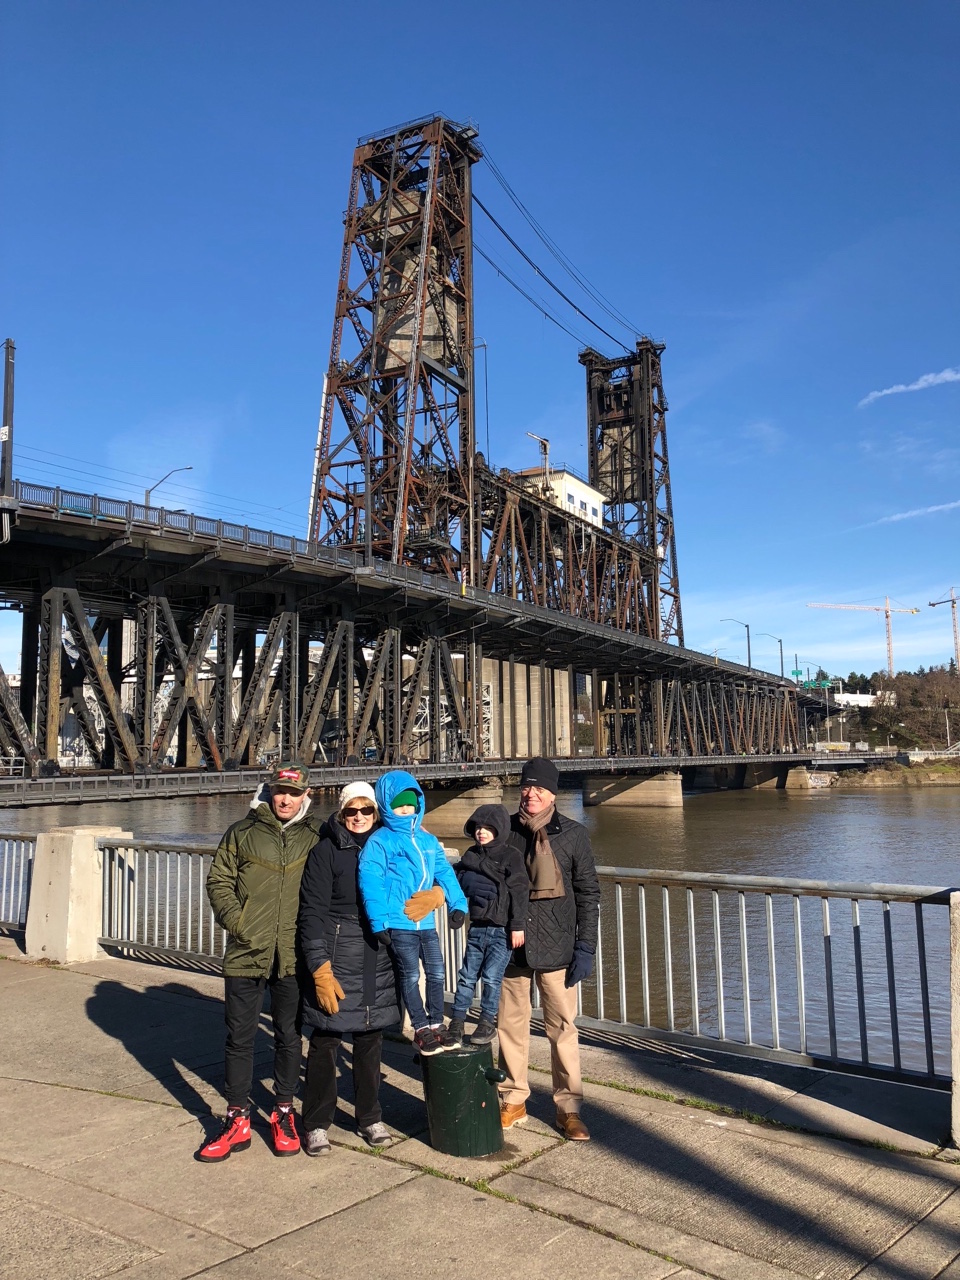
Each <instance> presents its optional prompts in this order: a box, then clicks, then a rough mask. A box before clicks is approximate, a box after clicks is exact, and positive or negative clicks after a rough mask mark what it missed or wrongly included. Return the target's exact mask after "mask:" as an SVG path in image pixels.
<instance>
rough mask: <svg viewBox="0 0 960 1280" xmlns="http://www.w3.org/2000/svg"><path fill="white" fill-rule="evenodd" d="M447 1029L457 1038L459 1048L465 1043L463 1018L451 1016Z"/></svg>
mask: <svg viewBox="0 0 960 1280" xmlns="http://www.w3.org/2000/svg"><path fill="white" fill-rule="evenodd" d="M447 1031H449V1033H450V1035H451V1036H453V1038H454V1040H456V1042H457V1048H458V1049H459V1048H460V1046H461V1045H462V1044H463V1034H464V1027H463V1019H462V1018H451V1019H450V1021H449V1022H448V1023H447Z"/></svg>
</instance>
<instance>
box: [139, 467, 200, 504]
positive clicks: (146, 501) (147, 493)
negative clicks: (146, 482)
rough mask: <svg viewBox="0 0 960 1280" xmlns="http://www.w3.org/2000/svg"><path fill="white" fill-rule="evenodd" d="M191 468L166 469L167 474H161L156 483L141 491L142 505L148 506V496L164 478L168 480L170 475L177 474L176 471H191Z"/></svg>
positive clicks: (158, 486)
mask: <svg viewBox="0 0 960 1280" xmlns="http://www.w3.org/2000/svg"><path fill="white" fill-rule="evenodd" d="M192 470H193V467H174V468H173V470H172V471H168V472H167V474H166V475H165V476H161V477H160V479H159V480H158V481H157V483H156V484H152V485H151V486H150V488H149V489H144V491H143V505H144V506H145V507H149V505H150V498H151V496H152V495H153V491H154V489H159V488H160V486H161V485H162V484H163V482H164V480H169V479H170V477H171V476H175V475H176V474H177V472H178V471H192Z"/></svg>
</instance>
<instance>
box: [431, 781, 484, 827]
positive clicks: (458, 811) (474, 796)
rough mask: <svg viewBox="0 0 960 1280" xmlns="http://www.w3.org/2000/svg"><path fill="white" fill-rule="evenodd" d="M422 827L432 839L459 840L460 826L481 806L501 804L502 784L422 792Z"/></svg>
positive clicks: (482, 784)
mask: <svg viewBox="0 0 960 1280" xmlns="http://www.w3.org/2000/svg"><path fill="white" fill-rule="evenodd" d="M426 797H427V815H426V818H425V819H424V823H423V825H424V826H425V827H426V829H427V830H428V831H429V832H431V833H432V834H433V835H435V836H453V837H462V836H463V824H464V823H465V822H466V820H467V819H468V818H469V817H470V815H471V813H473V811H474V809H476V808H477V806H478V805H481V804H501V803H502V802H503V784H502V783H501V782H499V781H497V780H494V781H490V782H482V783H480V784H479V785H478V786H474V787H443V788H434V790H432V791H428V792H426Z"/></svg>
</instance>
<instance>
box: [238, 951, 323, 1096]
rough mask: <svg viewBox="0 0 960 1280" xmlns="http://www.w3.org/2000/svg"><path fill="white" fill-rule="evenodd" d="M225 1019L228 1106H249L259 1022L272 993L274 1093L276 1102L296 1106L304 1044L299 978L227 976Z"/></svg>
mask: <svg viewBox="0 0 960 1280" xmlns="http://www.w3.org/2000/svg"><path fill="white" fill-rule="evenodd" d="M223 981H224V988H225V990H224V1002H223V1016H224V1021H225V1022H226V1024H227V1050H226V1054H225V1067H226V1071H225V1075H226V1084H225V1088H224V1093H225V1094H226V1095H227V1106H228V1107H245V1106H247V1104H248V1103H249V1101H250V1090H251V1088H252V1086H253V1043H254V1041H255V1040H256V1038H257V1027H258V1026H259V1024H260V1010H261V1009H262V1008H263V997H264V994H265V992H266V990H267V988H269V990H270V1015H271V1017H272V1019H273V1091H274V1093H275V1094H276V1097H277V1101H278V1102H292V1101H293V1099H294V1096H295V1095H296V1092H297V1086H298V1085H299V1083H300V1059H301V1057H302V1056H303V1043H302V1041H301V1038H300V1032H299V1030H298V1029H297V1020H298V1013H299V1009H300V988H299V986H298V985H297V979H296V975H295V974H290V975H289V976H288V977H286V978H274V977H270V978H224V980H223Z"/></svg>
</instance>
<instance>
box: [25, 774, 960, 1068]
mask: <svg viewBox="0 0 960 1280" xmlns="http://www.w3.org/2000/svg"><path fill="white" fill-rule="evenodd" d="M517 800H518V795H517V793H516V792H509V791H508V792H507V793H506V794H505V796H504V803H505V804H507V806H508V807H511V808H515V807H516V803H517ZM246 803H247V802H246V801H244V800H243V799H242V798H240V797H236V796H230V797H225V798H222V799H216V798H210V797H198V798H196V799H181V800H141V801H131V802H121V803H116V802H114V803H109V804H88V805H84V806H82V807H81V806H74V805H63V806H51V807H49V808H35V809H20V810H7V811H5V812H4V813H2V814H0V831H3V832H7V833H15V832H22V833H31V834H32V833H34V832H36V831H39V830H44V829H46V830H52V829H55V828H56V827H58V826H61V825H63V826H73V825H79V824H81V823H82V824H84V825H97V826H100V825H103V826H115V827H120V828H122V829H123V830H125V831H130V832H132V833H133V834H134V836H135V837H137V838H139V839H146V840H148V841H152V840H154V839H159V840H161V841H162V840H163V839H166V840H168V841H184V840H185V841H188V842H190V843H197V844H205V845H209V844H212V843H215V842H216V839H217V838H218V836H219V835H220V833H221V832H222V831H223V830H224V828H225V827H227V826H228V825H229V824H230V823H231V822H234V821H236V820H237V819H238V818H239V817H241V816H242V815H243V813H244V811H245V809H246ZM315 803H316V804H318V806H319V807H320V808H321V810H322V811H323V812H328V811H329V810H330V809H331V808H332V807H333V803H334V796H333V794H332V793H331V794H328V795H321V796H319V797H318V798H317V799H316V801H315ZM558 803H559V807H560V808H561V810H562V811H563V812H565V813H567V814H568V815H569V816H570V817H573V818H576V819H577V820H579V821H582V822H584V823H585V824H586V826H587V828H588V830H589V831H590V835H591V839H592V842H593V847H594V852H595V854H596V858H597V862H598V864H600V865H605V866H608V867H623V868H644V869H657V870H675V871H699V872H715V873H725V874H735V873H741V874H750V875H759V876H776V877H791V878H799V879H816V880H828V881H859V882H877V881H879V882H885V883H901V884H913V885H917V884H924V885H929V886H934V887H947V886H951V885H960V788H957V789H955V790H954V789H946V788H944V789H933V788H931V789H928V790H925V789H922V788H909V789H908V788H903V789H898V790H896V791H890V790H884V791H876V792H870V791H856V792H842V791H832V790H830V791H827V790H823V791H814V792H810V793H800V794H797V793H796V792H791V793H789V794H787V793H785V792H777V791H772V792H770V791H732V792H714V793H706V794H703V795H690V796H686V797H685V798H684V803H683V807H682V808H677V809H638V810H629V809H623V808H604V807H603V806H599V807H595V808H588V809H584V808H583V807H582V805H581V803H580V798H579V795H578V794H577V793H573V792H569V793H562V794H561V796H560V798H559V802H558ZM427 825H428V826H429V819H428V822H427ZM445 842H446V843H448V844H449V843H451V841H450V840H449V838H447V837H445ZM667 905H668V909H669V926H668V928H667V929H665V928H664V895H663V893H662V891H661V889H660V888H659V886H655V885H653V886H649V887H648V888H647V890H646V894H645V897H644V899H643V900H641V899H640V897H639V894H638V890H637V888H636V886H635V885H633V884H627V885H625V886H624V889H623V899H622V919H623V926H624V927H623V935H622V940H621V945H622V947H623V954H624V961H625V964H624V969H625V971H626V972H627V974H628V975H629V980H628V981H627V982H626V983H625V990H624V989H623V988H621V986H620V984H619V981H618V965H617V950H618V938H617V932H616V917H617V912H616V909H615V901H614V890H613V887H612V885H607V886H605V889H604V902H603V931H602V951H603V962H604V963H603V981H602V984H599V985H598V982H597V980H596V979H594V980H592V981H591V982H590V983H588V984H584V988H583V1008H584V1012H585V1013H587V1014H590V1015H596V1014H599V1013H600V1012H601V1009H600V999H599V997H600V994H601V993H600V989H599V986H600V985H602V996H603V1007H604V1012H605V1014H606V1017H608V1018H611V1017H612V1018H614V1019H618V1018H620V1017H621V1016H625V1017H626V1018H627V1019H628V1020H629V1021H632V1022H638V1023H645V1024H647V1025H654V1026H659V1027H665V1026H667V1025H669V1022H670V1019H671V1011H670V1001H669V999H668V989H669V983H668V982H667V978H666V972H667V967H668V963H669V964H671V965H672V967H673V976H674V983H673V1002H672V1003H673V1011H672V1018H673V1025H674V1027H675V1028H676V1029H677V1030H680V1031H690V1030H693V1029H694V1026H695V1020H696V1017H697V1016H699V1022H700V1029H701V1031H703V1032H706V1033H707V1034H710V1035H715V1034H717V1032H718V1030H719V1019H720V1010H721V999H720V997H721V996H722V997H723V1000H722V1006H723V1014H724V1016H725V1018H726V1031H727V1034H728V1035H729V1036H732V1037H733V1038H735V1039H744V1038H746V1024H745V1018H746V1007H745V1005H746V1002H745V1001H744V999H743V993H744V949H743V948H741V945H740V943H741V923H742V924H743V925H744V926H745V927H746V936H747V946H746V949H745V951H746V962H747V963H746V968H747V970H748V972H747V975H746V989H747V990H748V991H749V993H750V1001H749V1005H750V1016H751V1020H752V1028H751V1031H752V1036H753V1039H754V1041H755V1042H756V1043H759V1044H767V1045H769V1044H771V1043H772V1041H773V1019H772V1014H771V999H770V989H771V981H770V979H771V973H770V969H769V948H768V943H767V923H768V919H770V920H771V921H772V924H773V930H774V936H775V938H776V947H775V954H776V983H775V986H776V990H777V999H778V1005H779V1008H778V1015H779V1031H780V1038H781V1043H782V1044H783V1045H784V1046H785V1047H788V1048H793V1049H797V1048H799V1047H800V1045H801V1027H800V1004H799V999H798V970H797V964H796V956H797V952H798V948H797V945H796V936H795V933H794V929H795V920H796V916H795V908H794V900H793V899H792V897H790V896H789V895H777V896H775V897H774V898H773V899H772V900H771V913H770V916H769V917H767V915H766V904H765V900H764V898H763V896H762V895H759V894H758V895H748V897H747V899H746V900H745V903H744V907H743V915H742V917H741V916H740V914H739V913H740V904H739V901H738V898H737V895H736V894H735V893H732V892H725V893H721V894H720V895H719V898H718V899H717V903H716V908H717V912H718V921H719V926H720V939H721V954H722V971H723V978H722V982H720V983H718V981H717V966H716V949H715V940H714V928H713V926H714V917H713V910H714V904H713V902H712V900H711V895H710V894H709V892H706V891H703V892H697V893H695V894H694V898H693V900H692V903H691V904H689V907H690V909H692V912H693V920H694V934H695V947H694V951H695V954H696V957H697V962H696V985H694V982H693V981H692V977H693V972H692V971H693V968H694V966H692V965H691V962H690V956H691V948H690V933H689V919H690V916H689V914H688V903H687V900H686V895H685V894H684V892H683V890H682V889H673V890H671V891H670V894H669V900H668V904H667ZM797 910H798V911H799V914H800V920H801V935H802V936H801V945H800V948H799V952H800V954H801V955H802V958H803V966H802V968H803V981H804V984H805V996H806V1037H807V1039H806V1044H807V1049H808V1051H810V1052H813V1053H825V1052H826V1051H827V1049H828V1047H829V1010H828V1006H827V1000H826V990H827V973H826V964H827V958H826V948H825V946H824V938H823V935H824V927H823V914H822V904H821V901H820V899H818V898H804V899H802V900H801V901H800V904H799V907H798V908H797ZM923 917H924V942H925V945H926V972H927V974H928V976H929V991H930V995H929V1002H930V1013H931V1024H932V1050H933V1055H934V1064H935V1067H936V1069H937V1070H938V1071H940V1072H945V1071H946V1070H947V1069H948V1064H949V1005H948V983H947V975H948V964H949V954H948V934H947V928H946V926H947V913H946V911H945V909H944V908H942V907H936V906H927V907H924V908H923ZM890 924H891V937H892V943H893V955H894V960H895V972H896V979H895V992H896V1002H897V1017H898V1020H899V1031H900V1040H901V1045H902V1054H903V1066H904V1067H906V1068H908V1069H914V1070H918V1071H922V1070H923V1069H924V1067H925V1065H926V1059H927V1054H926V1046H925V1036H924V1027H923V1016H922V998H921V992H922V988H921V982H920V970H921V966H920V959H919V947H918V942H917V922H916V913H915V910H914V908H913V907H912V906H907V905H905V904H896V903H895V904H893V905H892V906H891V910H890ZM830 927H831V937H830V944H829V945H830V957H829V960H830V963H832V965H833V976H834V987H835V993H836V994H835V1020H836V1034H837V1043H838V1048H839V1051H840V1053H841V1055H842V1056H847V1057H852V1058H856V1057H858V1056H859V1052H860V1023H859V1019H858V1010H857V1001H856V955H855V949H854V938H855V934H856V931H855V929H854V921H853V919H852V913H851V907H850V904H849V903H848V902H844V901H835V902H834V903H833V904H832V907H831V920H830ZM859 936H860V942H861V951H862V969H863V985H864V989H865V993H866V1018H865V1027H864V1030H865V1033H866V1037H867V1041H868V1048H869V1053H870V1060H871V1061H872V1062H881V1063H882V1062H890V1061H892V1055H893V1038H892V1034H891V1018H890V996H889V989H888V984H887V961H886V952H885V950H884V920H883V912H882V908H881V905H880V903H872V902H865V903H863V904H862V905H861V907H860V930H859ZM666 939H669V948H667V947H666V946H665V940H666ZM644 942H645V944H646V945H645V952H646V957H647V964H648V983H647V993H646V996H645V995H644V989H643V988H644V984H643V981H642V970H643V958H644ZM668 950H669V961H668V958H667V951H668Z"/></svg>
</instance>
